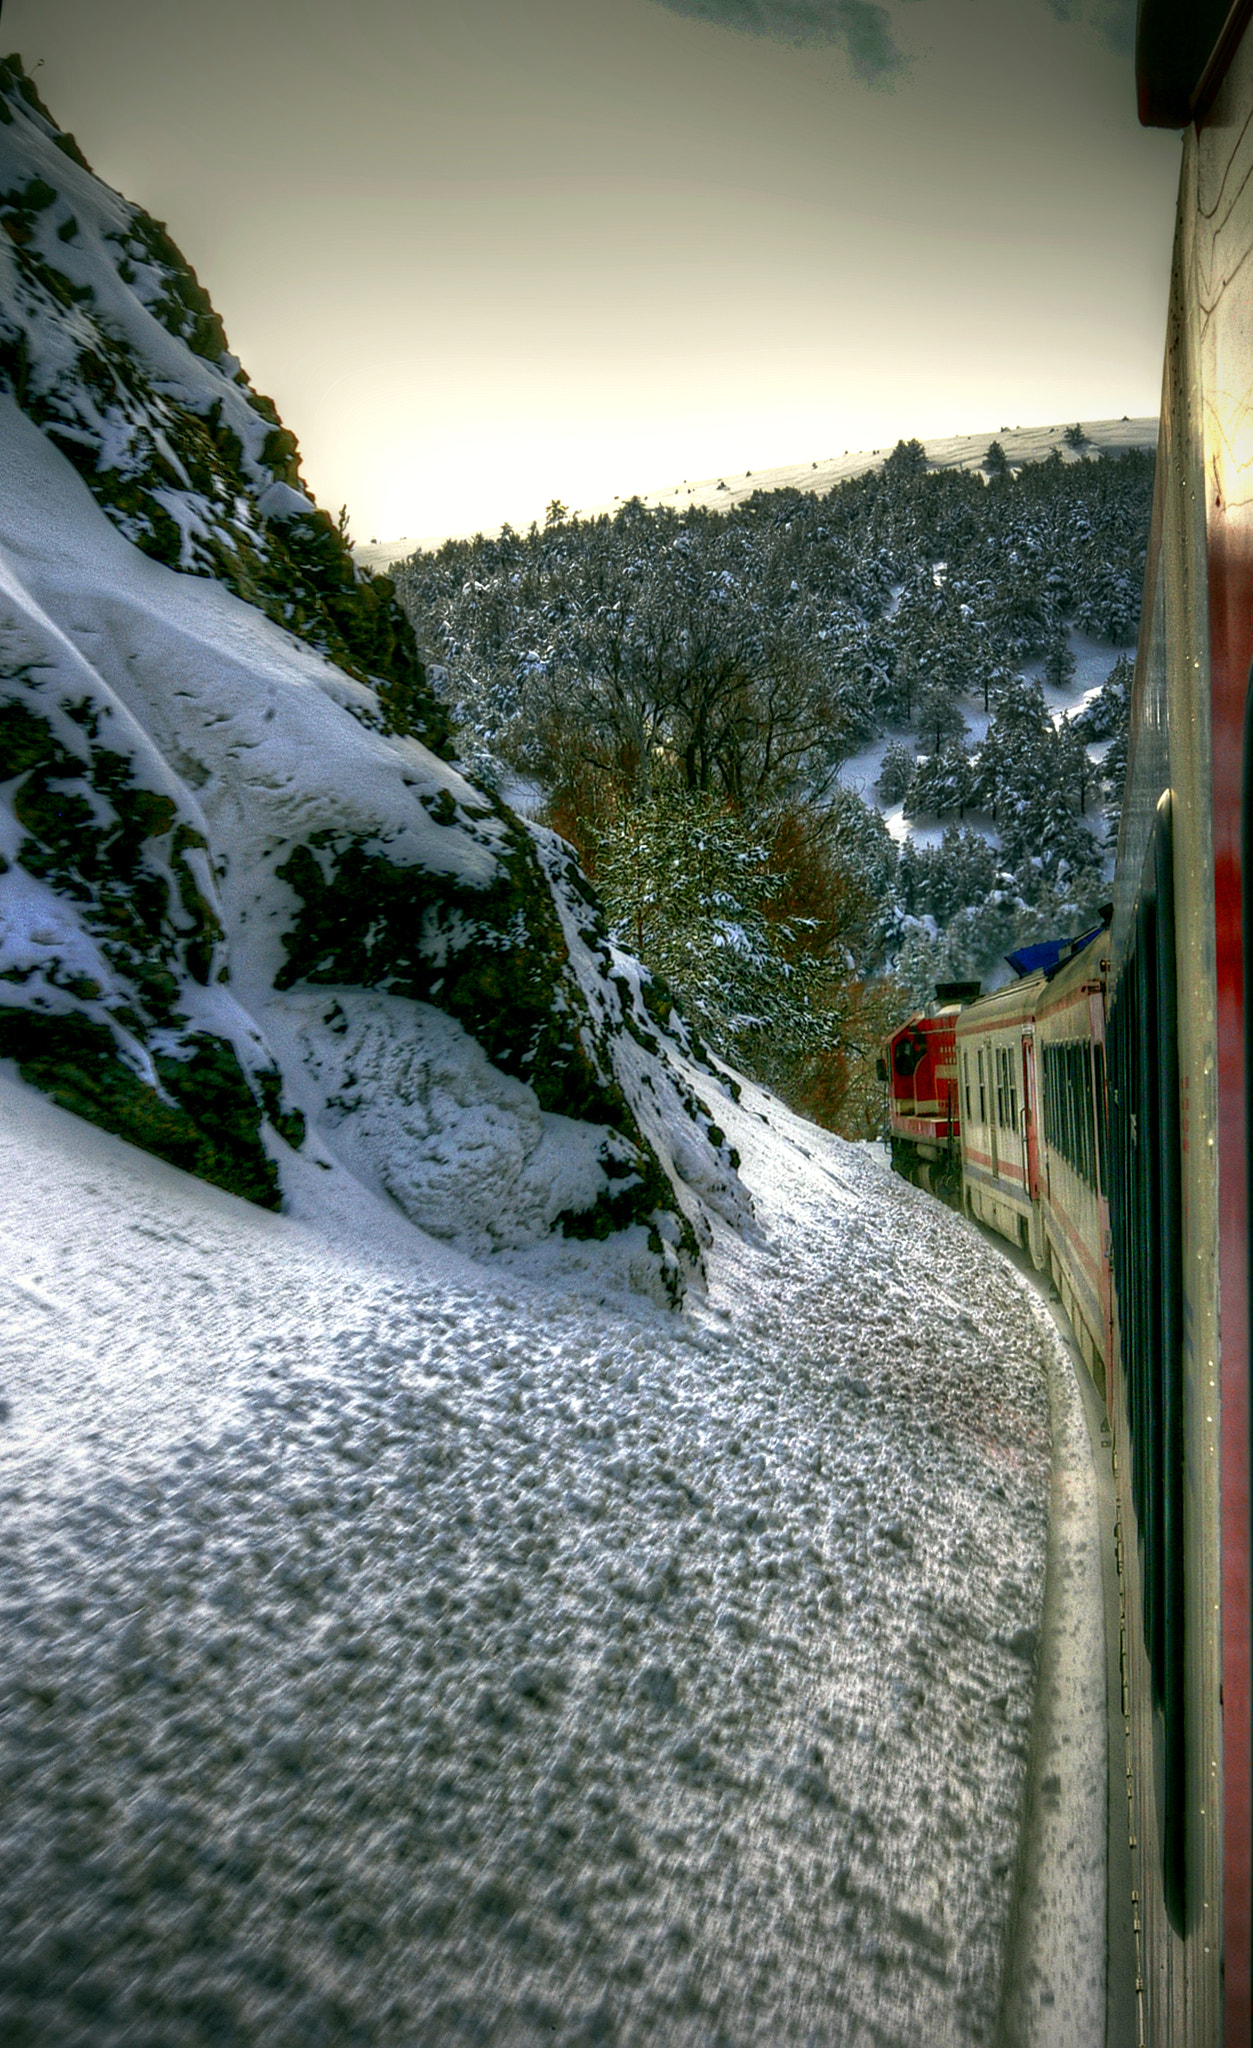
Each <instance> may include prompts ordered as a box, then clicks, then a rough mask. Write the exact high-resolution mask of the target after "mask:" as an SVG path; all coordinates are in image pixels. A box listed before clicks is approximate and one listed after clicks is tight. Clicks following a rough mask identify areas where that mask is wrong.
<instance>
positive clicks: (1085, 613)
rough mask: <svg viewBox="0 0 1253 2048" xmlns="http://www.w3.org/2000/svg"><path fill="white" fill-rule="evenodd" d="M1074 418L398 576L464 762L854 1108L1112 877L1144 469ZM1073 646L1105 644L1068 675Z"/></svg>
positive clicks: (824, 1089)
mask: <svg viewBox="0 0 1253 2048" xmlns="http://www.w3.org/2000/svg"><path fill="white" fill-rule="evenodd" d="M1066 442H1067V448H1066V453H1065V455H1063V453H1062V451H1061V449H1057V450H1055V451H1054V453H1053V454H1052V455H1051V456H1050V458H1049V459H1048V460H1046V461H1043V462H1039V463H1031V464H1027V465H1024V466H1022V467H1021V468H1017V469H1015V468H1014V467H1012V466H1011V465H1010V464H1009V462H1008V461H1007V460H1006V458H1005V455H1004V452H1003V450H1002V449H1001V448H1000V445H999V444H998V443H997V442H993V443H992V444H991V445H990V447H989V448H988V450H987V453H986V455H985V457H984V461H983V464H982V467H981V468H979V469H974V470H960V469H945V470H930V469H928V467H927V462H926V457H925V454H924V451H923V449H922V447H921V446H920V444H919V443H918V442H916V441H912V442H906V441H901V442H899V443H898V444H897V446H896V447H895V448H894V449H893V451H892V452H891V454H890V455H889V456H888V457H887V458H886V460H885V461H884V462H883V463H882V465H881V467H879V468H878V469H875V470H873V471H870V472H868V473H867V474H865V475H863V476H859V477H855V478H853V479H850V480H848V481H845V482H842V483H840V484H839V485H837V486H836V487H835V488H834V489H833V490H831V491H829V492H827V493H825V494H817V493H815V494H805V493H802V492H800V491H795V490H791V491H772V492H764V491H763V492H759V493H757V494H756V495H754V496H753V497H751V498H749V499H747V500H745V501H743V502H742V503H740V504H739V505H737V506H735V507H734V508H733V509H732V510H730V511H728V512H725V513H722V512H714V511H710V510H706V509H704V508H702V509H698V510H694V509H689V510H687V511H686V512H680V511H676V510H670V509H668V508H667V509H656V510H654V509H649V508H645V507H644V506H643V505H642V504H641V503H640V501H639V500H638V499H634V500H630V501H628V502H627V503H625V504H624V505H623V506H622V507H621V509H620V510H619V511H617V512H616V513H614V514H613V515H612V516H610V515H601V516H599V517H597V518H595V519H578V518H575V517H571V516H570V515H569V514H568V512H567V510H566V508H565V507H564V506H563V505H562V504H561V503H560V502H559V501H557V500H554V501H552V502H551V503H550V505H549V507H548V511H547V515H546V518H545V521H544V524H543V526H542V527H541V526H539V525H538V523H536V524H533V525H532V526H531V527H530V529H529V530H528V531H527V532H525V533H521V532H516V531H514V530H513V529H512V528H510V527H508V526H506V527H505V528H503V529H502V531H501V532H500V533H499V534H498V535H496V536H494V537H492V538H488V537H485V536H483V535H476V536H475V537H474V538H473V539H470V540H454V541H448V542H446V543H445V544H444V545H443V546H442V547H441V548H440V549H438V550H437V551H435V552H432V553H420V554H417V555H415V556H414V557H412V558H411V559H410V560H409V561H408V562H406V563H404V564H400V565H396V566H395V567H393V569H392V572H391V574H392V577H393V579H394V581H395V584H396V590H397V595H398V596H399V598H400V601H401V604H402V605H403V607H404V609H405V611H406V612H407V614H408V616H409V619H410V620H411V622H412V624H413V627H414V631H415V635H416V638H417V641H418V645H419V647H420V649H421V650H422V653H423V656H424V658H425V660H426V662H427V663H428V666H429V671H430V677H431V680H432V682H433V683H435V685H436V686H437V688H438V689H439V691H440V692H441V694H442V696H443V698H444V700H445V701H446V703H447V706H448V709H449V713H450V716H451V718H452V720H453V722H454V726H455V730H456V735H457V736H456V742H455V744H456V746H457V748H458V751H459V754H460V758H461V760H462V761H463V762H464V764H465V765H466V767H467V769H468V770H469V772H471V773H472V774H473V775H474V777H475V778H476V779H477V780H479V781H480V782H483V781H486V782H487V783H489V784H490V785H492V786H493V787H494V788H495V789H496V790H497V791H498V792H499V793H500V794H501V795H502V796H503V797H504V798H505V799H506V800H507V801H509V802H511V803H513V804H514V805H515V806H518V807H520V808H523V809H526V810H528V811H529V812H530V813H531V814H532V815H534V816H537V817H539V818H540V819H542V820H543V821H544V822H546V823H548V824H549V825H551V826H553V827H554V828H555V829H556V830H557V831H558V832H559V833H560V834H561V835H562V836H563V837H564V838H565V839H566V840H568V841H569V842H570V843H571V844H572V845H573V846H574V848H575V849H576V851H577V853H578V855H579V858H580V861H581V862H582V864H583V866H584V868H585V870H586V872H587V874H588V875H589V876H590V877H591V879H592V881H593V883H594V886H595V889H596V891H597V893H598V895H599V897H600V899H601V902H602V903H603V905H604V909H605V913H606V917H607V919H608V923H609V927H610V931H611V934H612V936H613V938H614V940H615V941H616V942H617V943H618V944H620V945H621V946H623V947H624V948H626V949H627V950H629V951H630V952H633V953H635V954H637V955H638V956H639V957H640V958H641V959H642V960H643V961H644V962H645V964H646V965H647V967H648V968H649V969H650V971H651V974H652V977H653V981H654V984H655V986H656V988H657V990H658V997H659V1000H660V1001H661V1002H663V1003H671V1002H673V1003H674V1004H675V1005H676V1006H677V1009H678V1011H679V1013H680V1014H681V1016H682V1017H683V1018H684V1019H685V1020H686V1022H687V1024H688V1026H689V1028H691V1029H694V1030H695V1032H696V1033H697V1034H698V1035H699V1037H700V1038H701V1039H702V1040H703V1041H704V1042H705V1043H706V1044H707V1045H708V1046H709V1047H710V1048H711V1049H712V1050H713V1051H715V1052H717V1053H718V1054H720V1055H721V1056H722V1057H724V1058H726V1059H728V1060H730V1061H731V1062H733V1063H734V1064H735V1065H737V1066H739V1067H740V1068H742V1069H743V1070H744V1071H746V1072H748V1073H751V1074H752V1075H754V1076H755V1077H756V1078H758V1079H761V1080H764V1081H766V1082H768V1083H769V1084H770V1085H772V1086H774V1087H776V1088H777V1089H778V1090H779V1091H780V1092H781V1093H782V1094H783V1095H784V1096H785V1097H786V1098H787V1099H788V1100H789V1101H791V1102H792V1103H793V1104H794V1105H795V1106H796V1107H798V1108H801V1109H802V1110H804V1111H805V1112H806V1113H808V1114H810V1115H812V1116H815V1117H817V1118H818V1120H820V1121H821V1122H824V1123H827V1124H829V1125H831V1126H832V1127H833V1128H836V1129H838V1130H841V1131H843V1132H845V1134H847V1135H865V1134H866V1133H867V1132H868V1131H870V1130H873V1129H874V1128H875V1126H876V1123H877V1118H878V1114H879V1104H878V1092H877V1089H876V1086H875V1083H874V1080H873V1067H874V1055H875V1052H876V1050H877V1047H878V1043H879V1041H880V1039H881V1037H882V1036H883V1034H884V1033H885V1031H886V1030H887V1029H889V1028H891V1026H892V1025H893V1024H894V1023H895V1022H897V1021H899V1020H900V1018H901V1017H902V1016H903V1015H905V1014H906V1013H907V1012H908V1010H909V1009H910V1008H911V1007H913V1006H914V1005H915V1004H916V1003H917V1002H919V1001H922V1000H925V999H926V998H927V996H928V995H929V994H930V991H931V987H932V984H933V983H934V982H935V981H936V980H939V979H957V978H960V979H967V978H984V979H985V980H986V979H989V978H993V979H994V978H996V977H998V976H999V977H1000V978H1004V975H1005V972H1006V969H1005V968H1004V966H1003V958H1004V955H1005V954H1006V953H1007V952H1008V951H1009V950H1011V949H1012V948H1013V947H1015V946H1017V945H1021V944H1023V943H1026V942H1027V941H1029V940H1031V939H1034V938H1040V937H1046V936H1053V935H1056V934H1058V933H1061V932H1072V931H1078V930H1080V929H1082V928H1083V926H1084V925H1085V924H1086V923H1090V922H1091V921H1092V918H1093V916H1094V913H1095V912H1096V910H1097V908H1098V907H1099V905H1100V903H1101V901H1102V899H1103V896H1104V893H1105V891H1106V887H1107V880H1108V875H1109V870H1110V862H1111V858H1112V850H1113V843H1114V838H1115V837H1116V833H1117V823H1118V810H1119V805H1120V802H1121V795H1122V779H1123V775H1124V772H1125V763H1126V726H1127V701H1128V693H1129V686H1130V680H1131V663H1130V660H1129V658H1128V653H1127V650H1128V649H1129V648H1130V647H1131V645H1132V644H1133V642H1134V639H1135V635H1136V630H1137V626H1138V619H1139V610H1140V601H1141V590H1142V584H1143V578H1144V560H1145V548H1146V542H1147V534H1148V522H1149V512H1150V505H1151V498H1152V487H1153V468H1154V464H1153V457H1152V455H1151V454H1149V453H1147V452H1139V451H1130V452H1127V453H1124V454H1121V455H1118V456H1109V457H1096V456H1094V455H1092V454H1090V453H1089V452H1088V451H1087V449H1086V444H1085V438H1084V435H1083V431H1082V429H1081V428H1079V427H1075V428H1071V429H1068V430H1067V434H1066ZM1076 642H1083V643H1086V644H1087V646H1088V647H1089V649H1090V648H1091V646H1092V644H1093V643H1098V644H1099V645H1102V646H1106V647H1108V649H1109V664H1108V669H1107V670H1104V671H1103V681H1102V683H1101V685H1100V687H1099V688H1089V689H1088V690H1087V691H1086V692H1083V691H1080V692H1078V693H1077V694H1075V693H1074V691H1073V685H1074V679H1075V670H1076V655H1075V644H1076ZM1068 693H1070V694H1068ZM1059 705H1061V707H1062V708H1060V709H1059V708H1058V707H1059ZM867 759H870V760H872V761H873V762H874V763H875V766H876V773H875V778H874V781H873V783H872V784H871V785H870V786H869V787H867V786H866V783H865V778H864V777H863V778H862V779H861V784H860V786H859V785H858V778H857V777H856V776H854V775H852V774H851V773H850V764H851V763H853V762H854V761H855V760H860V761H862V762H864V761H865V760H867Z"/></svg>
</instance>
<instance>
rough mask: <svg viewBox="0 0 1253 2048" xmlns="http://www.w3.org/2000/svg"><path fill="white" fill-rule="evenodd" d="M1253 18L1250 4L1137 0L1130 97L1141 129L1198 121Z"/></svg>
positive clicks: (1229, 0) (1213, 0)
mask: <svg viewBox="0 0 1253 2048" xmlns="http://www.w3.org/2000/svg"><path fill="white" fill-rule="evenodd" d="M1251 16H1253V0H1235V4H1234V5H1233V4H1232V0H1140V4H1139V8H1138V10H1137V15H1136V95H1137V98H1138V100H1139V104H1140V119H1141V121H1142V122H1143V124H1144V126H1145V127H1146V128H1186V127H1187V125H1188V123H1189V122H1190V121H1198V120H1200V119H1202V117H1203V116H1204V114H1205V112H1206V111H1207V109H1208V107H1209V105H1210V103H1211V101H1212V100H1213V98H1214V95H1215V93H1216V92H1217V90H1218V88H1219V86H1220V85H1221V84H1222V81H1223V76H1224V74H1225V72H1226V70H1227V67H1228V65H1229V64H1230V62H1231V60H1232V58H1233V56H1234V55H1235V53H1236V49H1237V47H1238V46H1239V42H1240V38H1241V36H1242V35H1243V34H1244V31H1245V29H1246V28H1247V27H1248V24H1249V19H1250V17H1251Z"/></svg>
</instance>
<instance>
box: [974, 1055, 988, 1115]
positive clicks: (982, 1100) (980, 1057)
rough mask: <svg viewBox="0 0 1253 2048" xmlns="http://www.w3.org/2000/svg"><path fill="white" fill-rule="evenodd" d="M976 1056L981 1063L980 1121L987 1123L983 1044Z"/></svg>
mask: <svg viewBox="0 0 1253 2048" xmlns="http://www.w3.org/2000/svg"><path fill="white" fill-rule="evenodd" d="M975 1057H976V1059H977V1060H978V1063H979V1122H980V1123H981V1124H985V1123H986V1122H987V1120H988V1100H987V1092H986V1090H985V1088H984V1085H983V1047H982V1046H980V1047H979V1049H978V1052H977V1053H976V1055H975Z"/></svg>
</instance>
